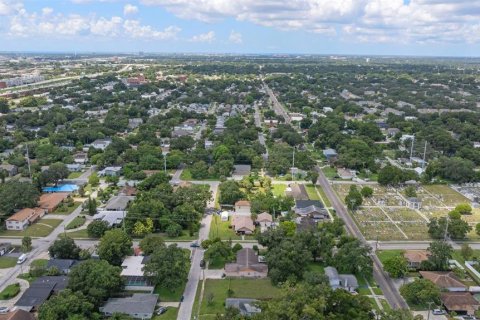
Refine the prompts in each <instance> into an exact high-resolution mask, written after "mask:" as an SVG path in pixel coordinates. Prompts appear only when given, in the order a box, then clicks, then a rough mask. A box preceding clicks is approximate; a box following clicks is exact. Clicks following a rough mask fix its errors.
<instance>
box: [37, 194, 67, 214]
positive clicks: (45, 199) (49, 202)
mask: <svg viewBox="0 0 480 320" xmlns="http://www.w3.org/2000/svg"><path fill="white" fill-rule="evenodd" d="M67 198H68V193H66V192H56V193H44V194H42V195H41V196H40V200H38V206H39V207H40V208H42V209H45V210H47V212H48V213H52V212H53V211H55V210H56V209H57V208H58V206H59V205H60V204H61V203H62V202H63V200H65V199H67Z"/></svg>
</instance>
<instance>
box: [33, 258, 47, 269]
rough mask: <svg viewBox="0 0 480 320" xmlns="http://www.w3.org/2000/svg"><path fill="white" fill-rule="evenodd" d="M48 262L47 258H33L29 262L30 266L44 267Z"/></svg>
mask: <svg viewBox="0 0 480 320" xmlns="http://www.w3.org/2000/svg"><path fill="white" fill-rule="evenodd" d="M47 264H48V260H47V259H35V260H33V261H32V263H31V264H30V265H31V266H32V267H37V268H45V267H46V266H47Z"/></svg>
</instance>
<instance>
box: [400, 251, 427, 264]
mask: <svg viewBox="0 0 480 320" xmlns="http://www.w3.org/2000/svg"><path fill="white" fill-rule="evenodd" d="M403 257H404V258H405V259H406V260H407V264H408V268H409V269H418V268H420V265H421V264H422V262H423V261H427V260H428V254H427V251H425V250H406V251H405V252H404V253H403Z"/></svg>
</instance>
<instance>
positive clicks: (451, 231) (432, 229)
mask: <svg viewBox="0 0 480 320" xmlns="http://www.w3.org/2000/svg"><path fill="white" fill-rule="evenodd" d="M471 229H472V227H470V225H469V224H468V223H467V222H466V221H463V220H462V219H459V218H458V216H455V215H453V217H452V218H451V219H450V220H449V221H448V222H447V218H445V217H441V218H439V219H437V218H433V219H431V220H430V222H429V223H428V233H429V234H430V236H431V237H432V238H433V239H442V238H444V237H445V234H446V235H447V236H449V237H450V238H452V239H455V240H456V239H464V238H465V237H466V235H467V233H468V232H469V231H470V230H471Z"/></svg>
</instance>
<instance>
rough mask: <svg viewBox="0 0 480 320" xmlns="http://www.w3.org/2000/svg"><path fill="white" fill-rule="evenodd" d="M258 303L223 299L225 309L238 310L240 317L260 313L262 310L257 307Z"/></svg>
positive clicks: (250, 300)
mask: <svg viewBox="0 0 480 320" xmlns="http://www.w3.org/2000/svg"><path fill="white" fill-rule="evenodd" d="M258 302H259V301H258V300H255V299H238V298H227V299H225V308H235V309H238V310H240V314H241V315H242V316H247V317H249V316H252V315H254V314H256V313H260V312H261V311H262V310H261V309H260V308H259V307H258V306H257V303H258Z"/></svg>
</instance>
